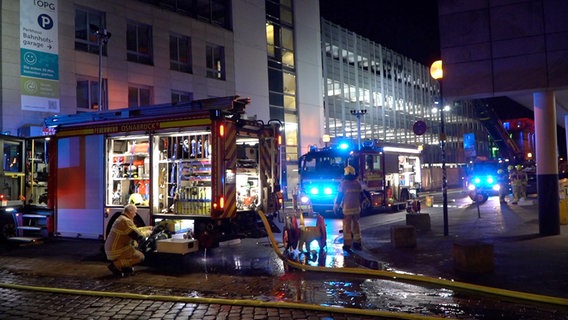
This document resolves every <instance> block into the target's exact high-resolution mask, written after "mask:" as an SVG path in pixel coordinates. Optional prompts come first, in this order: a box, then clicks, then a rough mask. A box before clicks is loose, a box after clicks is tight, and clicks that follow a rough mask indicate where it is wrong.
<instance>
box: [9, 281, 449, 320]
mask: <svg viewBox="0 0 568 320" xmlns="http://www.w3.org/2000/svg"><path fill="white" fill-rule="evenodd" d="M0 287H2V288H5V289H14V290H30V291H38V292H46V293H56V294H73V295H83V296H92V297H107V298H121V299H136V300H152V301H167V302H177V303H194V304H198V303H201V304H221V305H231V306H243V307H262V308H285V309H299V310H311V311H319V312H329V313H341V314H352V315H361V316H368V317H383V318H391V319H410V320H413V319H416V320H428V319H432V320H439V319H448V318H438V317H428V316H421V315H412V314H406V313H401V314H398V313H394V312H390V311H380V310H363V309H355V308H343V307H341V308H339V307H328V306H321V305H313V304H305V303H291V302H271V301H259V300H247V299H245V300H243V299H219V298H200V297H182V296H164V295H147V294H137V293H127V292H109V291H90V290H79V289H64V288H52V287H37V286H27V285H21V284H9V283H0Z"/></svg>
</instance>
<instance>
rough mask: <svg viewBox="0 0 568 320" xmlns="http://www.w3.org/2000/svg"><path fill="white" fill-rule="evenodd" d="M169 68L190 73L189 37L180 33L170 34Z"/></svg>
mask: <svg viewBox="0 0 568 320" xmlns="http://www.w3.org/2000/svg"><path fill="white" fill-rule="evenodd" d="M170 69H172V70H176V71H180V72H186V73H192V69H191V39H190V38H189V37H187V36H182V35H175V34H171V35H170Z"/></svg>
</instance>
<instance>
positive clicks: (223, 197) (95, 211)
mask: <svg viewBox="0 0 568 320" xmlns="http://www.w3.org/2000/svg"><path fill="white" fill-rule="evenodd" d="M249 102H250V101H249V99H241V98H240V97H236V96H231V97H223V98H213V99H206V100H197V101H193V102H191V103H182V104H177V105H171V104H168V105H158V106H150V107H142V108H137V109H132V108H129V109H119V110H110V111H99V112H91V113H80V114H73V115H55V116H52V117H49V118H47V119H46V120H45V125H46V127H48V128H51V130H52V131H53V132H54V135H53V136H51V140H50V141H49V150H48V151H49V152H48V153H49V157H50V161H49V172H50V173H51V174H50V175H49V189H48V191H49V192H48V203H49V207H50V208H52V209H53V217H52V218H53V226H52V229H53V234H54V235H55V236H62V237H79V238H96V239H103V238H105V237H106V235H107V234H108V232H109V231H110V227H111V225H112V223H113V222H114V220H115V219H116V218H117V217H118V215H119V214H120V213H121V211H122V208H123V207H124V206H125V205H126V204H128V203H134V204H136V205H137V206H138V216H137V217H136V219H135V222H136V223H137V224H138V225H154V224H156V223H159V222H160V221H162V220H169V221H171V222H172V223H173V224H175V231H176V232H177V233H191V234H193V235H194V236H195V238H196V239H198V240H199V244H200V246H202V247H211V246H215V245H218V243H219V241H223V240H229V239H234V238H236V237H243V236H260V235H262V234H259V233H262V229H259V228H257V226H258V219H257V218H258V216H257V213H256V210H259V209H261V210H263V212H266V213H272V212H274V211H276V206H277V205H278V203H277V201H276V193H277V191H278V190H277V189H278V186H279V182H280V164H279V159H280V156H279V146H278V145H279V139H280V136H279V131H280V123H279V122H278V121H276V120H271V121H268V122H267V123H264V122H263V121H260V120H251V119H248V118H247V115H246V114H245V106H246V105H247V104H248V103H249Z"/></svg>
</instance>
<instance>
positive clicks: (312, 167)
mask: <svg viewBox="0 0 568 320" xmlns="http://www.w3.org/2000/svg"><path fill="white" fill-rule="evenodd" d="M302 162H303V163H302V171H303V172H322V170H343V167H345V159H344V158H342V157H338V156H327V155H322V156H321V157H305V158H303V159H302Z"/></svg>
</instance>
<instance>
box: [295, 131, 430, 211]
mask: <svg viewBox="0 0 568 320" xmlns="http://www.w3.org/2000/svg"><path fill="white" fill-rule="evenodd" d="M347 165H351V166H353V167H354V168H355V171H356V173H357V176H358V179H359V181H360V182H361V183H362V185H363V188H364V194H365V197H364V198H363V201H362V203H363V214H370V213H374V212H378V211H380V210H385V209H387V210H395V211H398V210H402V209H404V208H405V207H406V204H407V202H406V201H407V200H408V199H409V198H410V197H411V196H413V195H416V192H417V189H418V188H419V186H420V177H421V173H420V150H419V149H418V148H417V147H416V146H410V145H402V144H389V143H384V142H379V141H364V142H363V145H362V147H361V148H360V149H359V148H358V147H357V146H356V144H355V143H353V142H352V141H351V140H348V139H338V140H336V141H335V142H332V143H331V145H329V146H326V147H323V148H318V147H316V146H312V147H310V150H309V152H308V153H306V154H304V155H302V156H301V157H300V159H299V173H300V182H299V188H298V191H297V193H296V203H297V206H298V207H299V208H300V209H301V210H302V211H305V210H304V209H305V208H309V209H310V210H313V211H315V212H318V213H320V214H324V215H325V214H328V213H329V212H330V211H332V210H333V204H334V201H335V198H336V196H337V192H338V187H339V184H340V181H341V179H342V178H343V173H344V172H343V169H344V167H345V166H347Z"/></svg>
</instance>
